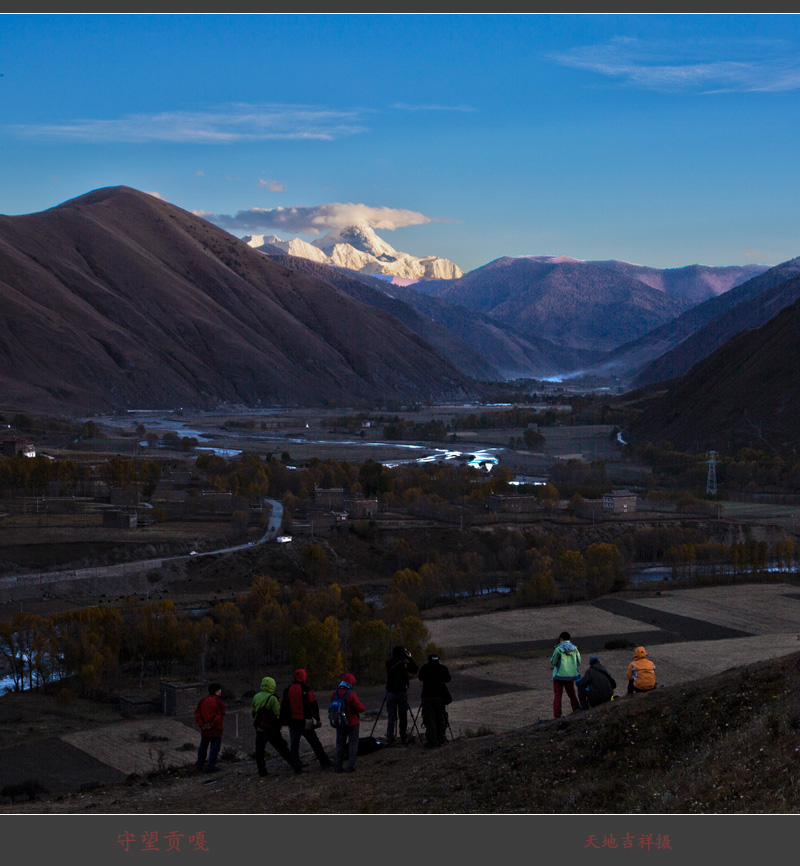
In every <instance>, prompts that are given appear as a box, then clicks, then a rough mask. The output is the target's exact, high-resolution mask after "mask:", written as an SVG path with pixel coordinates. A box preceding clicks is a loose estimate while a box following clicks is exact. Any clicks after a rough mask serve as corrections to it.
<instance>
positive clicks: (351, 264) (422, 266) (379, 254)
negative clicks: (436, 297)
mask: <svg viewBox="0 0 800 866" xmlns="http://www.w3.org/2000/svg"><path fill="white" fill-rule="evenodd" d="M243 240H244V241H245V243H247V244H248V245H249V246H251V247H253V249H256V250H260V251H261V252H264V253H270V252H273V253H274V252H276V251H280V252H284V253H288V254H289V255H291V256H296V257H298V258H304V259H309V260H310V261H312V262H318V263H319V264H323V265H333V266H334V267H340V268H349V269H350V270H353V271H358V272H360V273H362V274H386V275H389V276H394V277H399V278H402V279H408V280H420V279H433V280H437V279H458V278H459V277H461V276H462V274H463V272H462V270H461V268H459V267H458V266H457V265H454V264H453V263H452V262H451V261H448V260H447V259H442V258H439V257H438V256H422V257H418V256H412V255H411V254H410V253H399V252H397V250H395V249H394V248H393V247H391V246H390V245H389V244H388V243H386V241H384V240H383V239H382V238H379V237H378V235H376V234H375V232H374V231H373V229H372V227H371V226H369V225H367V224H366V223H363V222H362V223H356V224H355V225H350V226H345V227H344V228H341V229H337V230H336V231H331V232H329V233H328V234H326V235H325V236H324V237H322V238H319V239H318V240H315V241H314V242H313V243H311V244H309V243H307V242H306V241H304V240H301V239H300V238H293V239H292V240H289V241H282V240H281V239H280V238H278V237H276V236H275V235H271V236H269V237H266V236H264V235H248V236H247V237H245V238H243Z"/></svg>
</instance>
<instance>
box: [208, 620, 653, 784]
mask: <svg viewBox="0 0 800 866" xmlns="http://www.w3.org/2000/svg"><path fill="white" fill-rule="evenodd" d="M550 663H551V665H552V667H553V674H552V680H553V718H556V719H557V718H560V717H561V714H562V710H561V702H562V696H563V693H564V692H565V691H566V693H567V697H568V698H569V701H570V704H571V706H572V711H573V712H580V711H581V710H586V709H588V708H590V707H595V706H598V705H599V704H602V703H605V702H606V701H610V700H612V698H613V696H614V690H615V689H616V687H617V683H616V681H615V680H614V678H613V677H612V676H611V674H610V673H609V672H608V670H606V668H605V667H604V666H603V665H602V664H601V663H600V660H599V659H598V658H597V656H592V658H590V659H589V668H588V670H587V671H586V673H584V674H581V672H580V664H581V656H580V652H579V651H578V648H577V646H575V644H574V643H572V640H571V638H570V635H569V632H566V631H564V632H561V634H560V635H559V642H558V645H557V646H556V648H555V650H554V652H553V655H552V658H551V659H550ZM385 666H386V696H385V698H384V703H385V705H386V712H387V716H388V721H387V726H386V739H385V741H384V745H386V746H393V745H395V744H396V743H397V738H398V737H399V741H400V743H401V744H402V745H406V744H407V743H408V742H409V731H408V717H409V714H411V716H412V720H413V723H414V724H416V719H415V717H414V715H413V711H412V709H411V707H410V706H409V702H408V688H409V682H410V676H412V675H414V674H416V675H417V678H418V679H419V680H420V681H421V682H422V693H421V696H420V699H421V702H420V710H421V713H422V724H423V727H424V728H425V747H426V748H429V749H435V748H437V747H439V746H443V745H444V744H445V743H446V742H447V736H446V734H447V730H448V727H449V724H450V723H449V720H448V715H447V706H448V704H449V703H450V701H451V696H450V691H449V689H448V687H447V684H448V683H449V682H450V671H449V670H448V669H447V667H446V665H443V664H442V663H441V662H440V661H439V657H438V656H437V655H429V656H428V660H427V662H426V663H425V664H423V665H422V666H421V667H418V666H417V663H416V662H415V661H414V659H413V658H412V657H411V653H410V652H409V651H408V650H407V649H406V648H405V647H402V646H396V647H394V648H393V649H392V654H391V656H390V657H389V658H388V659H386V662H385ZM627 679H628V693H629V694H635V693H636V692H642V691H649V690H650V689H652V688H654V687H655V666H654V665H653V663H652V662H651V661H650V660H649V659H648V658H647V653H646V651H645V649H644V647H637V648H636V650H635V652H634V657H633V661H632V662H631V663H630V665H629V667H628V671H627ZM355 686H356V678H355V677H354V676H353V674H351V673H346V674H344V676H343V677H342V680H341V682H340V683H339V685H338V686H337V687H336V689H335V690H334V692H333V694H332V695H331V704H332V705H333V704H334V703H337V704H338V703H339V701H338V700H337V699H340V700H341V703H342V707H341V717H342V721H341V722H340V723H339V724H337V726H336V747H335V752H334V758H333V759H331V758H330V756H329V755H328V754H327V753H326V751H325V749H324V747H323V745H322V743H321V742H320V740H319V737H318V736H317V733H316V730H317V728H319V727H321V725H322V722H321V720H320V712H319V702H318V701H317V698H316V696H315V694H314V691H313V689H311V688H310V687H309V685H308V683H307V674H306V671H305V670H304V669H303V668H298V669H297V670H296V671H295V672H294V677H293V679H292V682H291V683H290V685H288V686H287V687H286V688H285V689H284V691H283V696H282V699H279V698H278V696H277V694H276V683H275V680H274V679H273V678H272V677H264V679H262V680H261V689H260V691H258V692H257V693H256V694H255V696H254V697H253V700H252V703H251V715H252V717H253V724H254V726H255V730H256V748H255V759H256V766H257V768H258V773H259V775H260V776H266V775H267V766H266V761H265V750H266V747H267V745H270V746H272V748H273V749H274V750H275V751H276V752H277V753H278V754H279V755H280V756H281V757H282V758H283V759H284V760H285V761H286V762H287V763H288V764H289V766H290V767H291V768H292V769H293V770H294V772H295V773H301V772H302V770H303V763H302V762H301V760H300V740H301V739H305V740H306V741H307V743H308V744H309V746H310V747H311V750H312V752H313V753H314V755H315V757H316V758H317V760H318V761H319V763H320V766H321V767H322V768H323V769H327V768H328V767H333V768H334V770H335V771H336V772H337V773H341V772H353V771H355V762H356V756H357V754H358V751H359V742H360V737H359V731H360V715H359V714H360V713H363V712H364V711H365V707H364V705H363V704H362V703H361V701H360V699H359V697H358V695H357V694H356V691H355ZM576 687H577V692H576ZM221 695H222V686H221V685H220V684H219V683H212V684H211V685H210V686H209V687H208V695H207V696H206V697H205V698H203V700H201V701H200V703H199V704H198V706H197V711H196V713H195V718H196V721H197V724H198V726H199V727H200V730H201V741H200V746H199V748H198V752H197V768H198V769H206V770H207V771H209V772H213V771H214V770H215V769H216V762H217V756H218V755H219V749H220V744H221V741H222V725H223V717H224V715H225V704H224V702H223V700H222V697H221ZM381 707H383V704H382V705H381ZM282 727H286V728H288V731H289V742H288V743H287V742H286V740H285V739H284V738H283V734H282V733H281V728H282ZM345 761H346V762H347V765H346V766H345Z"/></svg>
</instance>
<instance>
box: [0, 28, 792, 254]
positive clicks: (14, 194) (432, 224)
mask: <svg viewBox="0 0 800 866" xmlns="http://www.w3.org/2000/svg"><path fill="white" fill-rule="evenodd" d="M0 73H2V77H1V78H0V148H1V149H2V154H3V169H2V173H0V212H1V213H5V214H20V213H31V212H34V211H40V210H45V209H46V208H48V207H52V206H54V205H56V204H58V203H60V202H62V201H65V200H67V199H70V198H73V197H75V196H78V195H81V194H83V193H85V192H88V191H89V190H92V189H97V188H98V187H104V186H117V185H127V186H132V187H136V188H137V189H142V190H146V191H149V192H154V193H157V194H158V195H160V196H163V198H165V199H166V200H168V201H170V202H172V203H173V204H176V205H178V206H180V207H182V208H185V209H186V210H189V211H194V212H197V213H201V214H203V215H205V216H206V217H207V218H208V219H210V220H212V221H214V222H217V223H218V224H220V225H222V226H223V227H225V228H227V229H228V230H229V231H231V232H232V233H234V234H236V235H239V236H242V235H245V234H272V233H276V234H278V235H279V236H280V237H281V238H284V239H286V238H288V237H293V236H301V237H303V238H305V239H306V240H313V239H314V237H316V236H319V235H318V234H317V235H315V234H314V233H313V231H316V232H319V233H322V234H324V233H325V232H326V231H327V230H328V229H330V228H335V227H337V226H339V225H341V224H343V223H346V222H351V221H353V220H354V219H366V220H367V221H368V222H370V223H371V224H373V225H374V226H375V227H376V230H377V231H378V233H379V234H381V236H382V237H384V238H385V239H386V240H387V241H388V242H389V243H390V244H392V246H394V247H395V248H396V249H398V250H403V251H405V252H410V253H413V254H415V255H420V256H421V255H431V254H433V255H439V256H444V257H446V258H449V259H451V260H452V261H454V262H455V263H456V264H458V265H459V266H460V267H462V268H463V269H464V270H470V269H472V268H475V267H479V266H480V265H482V264H485V263H486V262H489V261H491V260H493V259H495V258H498V257H499V256H502V255H567V256H573V257H575V258H579V259H624V260H627V261H633V262H636V263H639V264H644V265H651V266H654V267H676V266H681V265H688V264H693V263H698V262H699V263H704V264H710V265H729V264H745V263H751V262H760V263H767V264H777V263H778V262H781V261H784V260H786V259H789V258H793V257H795V256H798V255H800V159H798V143H799V142H800V18H799V17H798V16H796V15H763V16H762V15H741V16H738V15H605V14H597V15H484V14H480V15H469V14H466V15H416V14H411V15H381V14H375V15H346V14H341V15H317V14H307V15H302V14H301V15H269V14H268V15H128V14H120V15H100V16H95V15H3V16H2V18H0Z"/></svg>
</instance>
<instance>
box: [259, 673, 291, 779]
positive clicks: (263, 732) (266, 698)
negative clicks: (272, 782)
mask: <svg viewBox="0 0 800 866" xmlns="http://www.w3.org/2000/svg"><path fill="white" fill-rule="evenodd" d="M275 686H276V684H275V680H274V679H272V677H264V679H263V680H261V691H259V692H256V693H255V695H254V696H253V702H252V704H251V705H250V714H251V715H252V717H253V725H254V726H255V729H256V766H257V767H258V775H259V776H266V775H267V764H266V761H265V760H264V752H265V750H266V747H267V743H269V744H270V746H272V748H273V749H275V751H276V752H277V753H278V754H279V755H280V756H281V757H282V758H283V759H284V760H285V761H286V763H287V764H289V766H290V767H293V766H294V765H293V764H292V756H291V753H290V752H289V744H288V743H287V742H286V740H284V739H283V734H281V723H280V712H281V702H280V700H278V697H277V696H276V695H275Z"/></svg>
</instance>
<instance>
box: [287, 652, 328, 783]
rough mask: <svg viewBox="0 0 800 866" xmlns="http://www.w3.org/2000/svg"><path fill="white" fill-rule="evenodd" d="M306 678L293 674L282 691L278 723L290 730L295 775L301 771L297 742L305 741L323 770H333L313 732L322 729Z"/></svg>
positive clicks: (312, 694)
mask: <svg viewBox="0 0 800 866" xmlns="http://www.w3.org/2000/svg"><path fill="white" fill-rule="evenodd" d="M307 679H308V674H307V673H306V672H305V670H304V669H303V668H298V669H297V670H296V671H295V672H294V679H293V681H292V683H291V684H290V685H288V686H286V688H285V689H284V690H283V699H282V700H281V715H280V720H281V723H282V724H284V725H286V726H287V727H288V728H289V753H290V755H291V763H292V767H293V769H294V771H295V773H301V772H302V771H303V768H302V765H301V763H300V738H301V737H305V739H306V741H307V742H308V744H309V746H311V748H312V750H313V752H314V754H315V755H316V757H317V760H318V761H319V763H320V766H321V767H322V769H323V770H326V769H327V768H328V767H332V766H333V761H332V760H331V759H330V758H329V757H328V755H327V754H326V752H325V749H324V748H323V747H322V743H320V741H319V737H318V736H317V731H316V729H317V728H319V727H322V722H321V721H320V720H319V704H318V703H317V698H316V696H315V695H314V690H313V689H311V688H309V686H308V683H307V682H306V680H307Z"/></svg>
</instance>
